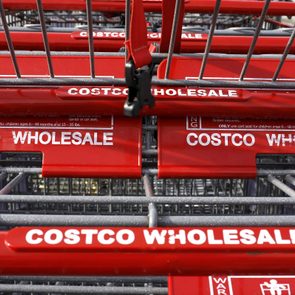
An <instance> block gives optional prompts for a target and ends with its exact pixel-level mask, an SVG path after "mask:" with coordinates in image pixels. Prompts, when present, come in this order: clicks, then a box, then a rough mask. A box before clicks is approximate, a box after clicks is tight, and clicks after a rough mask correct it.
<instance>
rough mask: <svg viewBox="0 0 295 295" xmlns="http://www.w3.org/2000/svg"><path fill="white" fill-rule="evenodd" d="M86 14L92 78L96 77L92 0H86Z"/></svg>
mask: <svg viewBox="0 0 295 295" xmlns="http://www.w3.org/2000/svg"><path fill="white" fill-rule="evenodd" d="M86 15H87V25H88V45H89V62H90V75H91V78H95V58H94V40H93V17H92V0H86Z"/></svg>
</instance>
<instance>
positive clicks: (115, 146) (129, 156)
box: [0, 116, 141, 177]
mask: <svg viewBox="0 0 295 295" xmlns="http://www.w3.org/2000/svg"><path fill="white" fill-rule="evenodd" d="M0 136H1V139H0V149H1V152H41V153H42V154H43V163H42V173H43V175H44V176H69V177H140V176H141V120H140V119H130V120H128V119H126V118H116V117H112V116H108V117H87V116H84V117H68V118H65V117H58V118H43V117H42V118H41V117H40V118H37V117H34V118H32V117H27V118H1V119H0Z"/></svg>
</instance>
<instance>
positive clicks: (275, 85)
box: [0, 78, 295, 91]
mask: <svg viewBox="0 0 295 295" xmlns="http://www.w3.org/2000/svg"><path fill="white" fill-rule="evenodd" d="M152 84H153V85H155V86H173V87H175V88H176V87H183V86H184V87H186V86H187V87H190V86H192V87H193V86H196V87H208V88H209V87H224V88H232V87H235V88H245V89H248V88H252V89H258V90H262V89H276V90H290V91H294V89H295V80H294V82H283V81H281V82H272V81H255V82H253V81H251V82H250V81H226V80H164V79H157V78H153V80H152ZM71 85H76V86H108V85H114V86H126V81H125V79H117V78H95V79H85V78H52V79H46V78H34V79H31V78H30V79H27V78H23V79H11V78H3V79H0V87H1V86H4V87H6V86H9V87H15V86H17V87H23V86H33V87H39V86H71Z"/></svg>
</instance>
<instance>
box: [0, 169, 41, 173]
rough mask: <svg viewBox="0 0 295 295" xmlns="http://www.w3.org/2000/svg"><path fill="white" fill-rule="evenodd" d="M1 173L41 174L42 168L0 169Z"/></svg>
mask: <svg viewBox="0 0 295 295" xmlns="http://www.w3.org/2000/svg"><path fill="white" fill-rule="evenodd" d="M0 171H1V172H5V173H29V174H33V173H42V168H23V167H0Z"/></svg>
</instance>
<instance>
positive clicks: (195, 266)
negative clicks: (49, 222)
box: [0, 227, 295, 275]
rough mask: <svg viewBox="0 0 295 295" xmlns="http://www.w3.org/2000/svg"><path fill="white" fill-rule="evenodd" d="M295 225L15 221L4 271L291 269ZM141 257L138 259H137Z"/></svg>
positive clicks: (1, 250) (4, 247) (0, 242)
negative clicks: (130, 225)
mask: <svg viewBox="0 0 295 295" xmlns="http://www.w3.org/2000/svg"><path fill="white" fill-rule="evenodd" d="M294 238H295V229H294V228H288V227H284V228H248V227H247V228H158V229H146V228H128V229H127V228H79V227H71V228H58V227H57V228H56V227H55V228H42V227H31V228H15V229H13V230H10V231H8V232H1V233H0V261H1V264H0V271H1V273H2V274H4V275H25V274H29V275H147V274H150V275H167V274H168V273H170V274H177V275H209V274H211V273H212V272H214V273H219V274H230V273H234V274H239V273H243V274H254V273H255V274H257V273H267V274H276V273H281V274H291V273H292V272H293V267H294V263H295V253H294V243H295V239H294ZM139 261H140V263H138V262H139Z"/></svg>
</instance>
